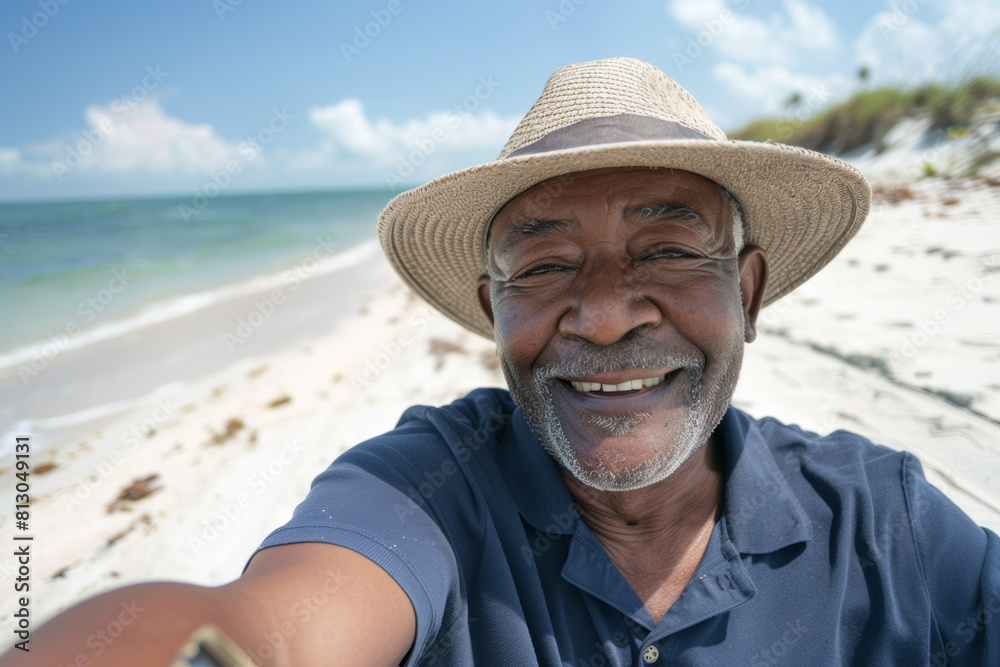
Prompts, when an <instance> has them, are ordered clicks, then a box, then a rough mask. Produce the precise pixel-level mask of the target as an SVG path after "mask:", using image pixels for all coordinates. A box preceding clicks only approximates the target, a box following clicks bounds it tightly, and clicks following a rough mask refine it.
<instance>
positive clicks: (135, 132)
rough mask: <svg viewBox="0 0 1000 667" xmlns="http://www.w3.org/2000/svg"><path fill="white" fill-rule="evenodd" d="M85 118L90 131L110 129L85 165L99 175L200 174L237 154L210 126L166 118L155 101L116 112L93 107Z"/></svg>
mask: <svg viewBox="0 0 1000 667" xmlns="http://www.w3.org/2000/svg"><path fill="white" fill-rule="evenodd" d="M86 117H87V124H88V126H89V128H90V130H91V131H93V130H95V129H96V130H100V129H101V128H108V127H110V128H113V129H112V130H111V131H109V132H108V133H107V134H106V137H105V144H104V145H103V146H96V147H95V150H94V153H93V158H92V159H91V160H90V161H89V165H90V166H91V167H92V168H95V169H100V170H102V171H136V170H138V171H149V172H152V173H161V174H172V173H195V172H204V171H206V170H208V169H212V168H214V167H217V166H219V165H220V164H223V163H225V161H226V160H227V159H230V158H231V157H233V155H234V154H235V146H231V145H229V144H227V143H226V142H225V141H224V140H223V139H222V138H221V137H219V136H218V135H217V134H216V132H215V129H214V128H213V127H212V126H211V125H208V124H206V123H201V124H197V125H192V124H189V123H185V122H184V121H182V120H180V119H178V118H173V117H170V116H168V115H167V114H166V112H165V111H164V110H163V108H162V107H161V106H160V105H159V103H158V102H156V101H155V100H147V101H144V102H140V103H138V104H137V105H136V106H135V108H133V109H129V108H128V107H127V106H125V105H122V107H121V108H119V109H117V110H115V111H113V110H112V109H111V108H110V107H103V106H91V107H88V108H87V110H86Z"/></svg>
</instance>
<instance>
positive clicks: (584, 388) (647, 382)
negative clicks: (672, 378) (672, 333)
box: [570, 371, 673, 394]
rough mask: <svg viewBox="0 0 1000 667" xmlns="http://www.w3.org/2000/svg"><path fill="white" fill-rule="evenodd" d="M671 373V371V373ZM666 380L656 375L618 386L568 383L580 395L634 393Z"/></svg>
mask: <svg viewBox="0 0 1000 667" xmlns="http://www.w3.org/2000/svg"><path fill="white" fill-rule="evenodd" d="M671 372H673V371H671ZM666 379H667V376H666V375H657V376H656V377H654V378H643V379H641V380H626V381H625V382H621V383H619V384H602V383H600V382H576V381H570V384H571V385H573V389H575V390H576V391H579V392H581V393H584V394H586V393H588V392H591V391H604V392H613V391H636V390H637V389H642V388H643V387H655V386H656V385H658V384H660V383H661V382H663V381H664V380H666Z"/></svg>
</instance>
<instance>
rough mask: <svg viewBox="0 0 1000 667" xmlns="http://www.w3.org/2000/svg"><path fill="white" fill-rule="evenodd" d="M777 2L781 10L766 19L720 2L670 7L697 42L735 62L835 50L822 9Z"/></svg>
mask: <svg viewBox="0 0 1000 667" xmlns="http://www.w3.org/2000/svg"><path fill="white" fill-rule="evenodd" d="M782 4H783V5H784V10H785V12H784V13H780V12H775V13H772V14H771V15H770V16H768V17H767V19H766V20H764V19H761V18H758V17H756V16H751V15H749V14H746V13H744V12H743V11H740V10H739V9H738V4H737V6H736V7H731V6H730V5H727V4H726V3H724V2H722V0H706V1H705V2H697V3H696V2H691V1H690V0H673V2H671V4H670V7H669V9H670V14H671V15H672V16H673V17H674V18H675V19H677V20H678V21H679V22H680V24H681V25H682V26H683V27H684V28H686V29H687V30H689V31H690V32H692V33H694V34H695V35H696V36H697V39H698V40H699V42H698V43H699V44H702V45H705V44H707V46H708V48H711V49H714V50H715V51H716V52H717V53H719V54H720V55H722V56H725V57H727V58H731V59H733V60H735V61H738V62H747V63H773V64H778V63H787V62H791V61H794V60H796V59H797V58H798V57H799V55H800V54H801V53H802V52H808V53H828V52H831V51H834V50H835V49H837V48H838V46H839V42H838V40H837V36H836V31H835V29H834V25H833V22H832V21H831V20H830V18H829V17H828V16H827V15H826V13H825V12H824V11H823V10H822V9H821V8H819V7H816V6H814V5H810V4H808V3H806V2H804V1H802V0H784V2H783V3H782ZM703 33H704V34H703Z"/></svg>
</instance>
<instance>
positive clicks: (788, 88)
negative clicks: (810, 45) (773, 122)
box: [712, 62, 847, 114]
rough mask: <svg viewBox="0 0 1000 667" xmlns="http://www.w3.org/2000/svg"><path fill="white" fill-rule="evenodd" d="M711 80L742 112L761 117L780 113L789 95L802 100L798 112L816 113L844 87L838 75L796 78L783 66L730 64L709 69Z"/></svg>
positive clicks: (802, 75)
mask: <svg viewBox="0 0 1000 667" xmlns="http://www.w3.org/2000/svg"><path fill="white" fill-rule="evenodd" d="M712 76H713V77H714V78H715V79H717V80H718V81H719V82H720V83H722V84H723V85H724V86H726V89H727V90H728V91H729V92H730V93H732V94H733V95H735V96H738V97H740V98H742V99H743V100H744V108H753V109H755V110H756V111H757V113H765V114H776V113H780V112H783V111H784V110H785V109H784V102H785V100H787V99H788V98H789V96H790V95H791V94H792V93H799V95H801V96H802V103H801V105H800V108H801V107H804V108H805V109H806V110H808V111H810V112H814V111H817V110H819V109H820V108H822V107H823V106H824V105H826V103H827V102H830V101H831V100H832V98H834V97H836V94H837V93H838V92H839V90H840V89H841V87H842V86H843V85H845V84H846V83H847V79H846V78H845V77H843V76H842V75H833V76H811V75H807V74H797V73H795V72H793V71H791V70H790V69H788V68H787V67H784V66H783V65H765V66H762V67H748V66H746V65H741V64H737V63H731V62H721V63H718V64H716V65H715V66H713V67H712Z"/></svg>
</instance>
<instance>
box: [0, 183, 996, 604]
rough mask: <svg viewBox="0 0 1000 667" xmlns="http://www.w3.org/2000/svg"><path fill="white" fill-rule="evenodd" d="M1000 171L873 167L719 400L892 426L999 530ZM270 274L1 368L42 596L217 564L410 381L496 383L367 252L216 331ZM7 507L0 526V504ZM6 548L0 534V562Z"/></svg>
mask: <svg viewBox="0 0 1000 667" xmlns="http://www.w3.org/2000/svg"><path fill="white" fill-rule="evenodd" d="M998 194H1000V189H998V188H997V186H996V185H995V184H993V183H992V182H989V181H986V180H983V179H965V180H951V181H945V180H942V179H925V180H920V181H917V182H914V183H911V184H910V185H909V186H907V188H905V189H903V188H899V187H887V188H883V189H882V190H880V191H879V193H878V198H877V201H876V207H875V209H874V211H875V212H874V215H873V217H872V219H871V220H870V222H869V223H868V225H867V226H866V228H865V230H864V231H863V232H862V233H861V235H860V236H859V237H858V238H857V239H856V240H855V241H853V242H852V243H851V244H850V245H849V246H848V247H847V249H846V250H845V251H844V252H843V253H842V254H841V255H840V256H839V257H838V258H837V259H836V260H834V262H833V263H832V264H831V265H830V266H829V267H828V268H827V269H826V270H824V271H823V272H822V273H820V274H819V275H818V276H817V277H815V278H814V279H812V280H811V281H809V282H808V283H806V284H805V285H803V286H802V287H801V288H800V289H799V290H797V291H796V292H795V293H794V294H793V295H791V296H789V297H787V298H786V299H785V300H783V301H782V302H780V303H778V304H776V305H774V306H772V307H771V308H770V309H768V310H766V311H764V314H763V315H762V317H761V321H760V334H759V337H758V340H757V341H756V342H754V343H753V344H752V345H749V346H748V347H747V350H746V357H745V362H744V369H743V373H742V377H741V380H740V384H739V387H738V389H737V392H736V396H735V397H734V403H735V405H737V406H738V407H741V408H743V409H745V410H747V411H749V412H750V413H751V414H753V415H754V416H758V417H762V416H774V417H776V418H778V419H780V420H782V421H785V422H786V423H798V424H800V425H802V426H803V427H805V428H807V429H810V430H814V431H817V432H820V433H829V432H830V431H832V430H835V429H839V428H844V429H848V430H851V431H854V432H857V433H860V434H862V435H865V436H867V437H869V438H871V439H872V440H874V441H876V442H879V443H881V444H885V445H887V446H890V447H893V448H895V449H906V450H909V451H911V452H913V453H914V454H915V455H916V456H918V457H919V458H920V460H921V461H922V463H923V465H924V467H925V470H926V472H927V475H928V477H929V478H930V479H931V480H932V481H933V482H934V483H935V484H937V485H938V486H939V488H941V489H942V490H943V491H944V492H945V493H946V494H947V495H948V496H949V497H951V498H952V499H953V500H954V501H955V502H956V503H958V504H959V505H960V506H961V507H962V508H963V509H965V511H966V512H968V513H969V514H970V515H971V516H972V517H973V518H974V519H975V520H976V521H977V522H979V523H980V524H982V525H984V526H987V527H990V528H991V529H993V530H995V531H1000V437H998V436H1000V384H998V383H1000V380H997V378H998V377H1000V374H998V372H997V371H998V370H1000V330H998V327H1000V324H998V323H1000V317H998V314H1000V305H998V304H1000V278H998V276H1000V197H998ZM272 287H273V286H272ZM266 293H267V290H264V291H263V292H253V291H246V290H244V291H243V292H242V293H240V294H238V295H233V296H232V298H231V299H228V300H225V301H224V302H220V303H217V304H215V305H213V306H212V308H210V309H202V310H199V311H196V312H192V313H189V314H187V315H184V316H183V317H180V318H177V319H175V320H171V321H169V322H164V323H161V324H158V325H155V326H151V327H149V328H148V329H144V330H142V331H140V332H135V333H133V334H130V336H131V338H129V339H128V340H117V339H115V340H109V341H107V342H105V343H102V344H101V345H95V346H90V347H89V348H81V349H79V350H76V351H74V352H73V353H72V354H70V353H67V354H65V355H60V356H59V357H58V358H56V359H55V360H54V361H53V362H52V366H51V367H50V368H47V369H46V371H45V373H44V375H43V376H40V378H39V379H38V380H39V381H38V384H37V385H32V386H31V391H29V392H21V393H20V394H19V393H18V389H17V384H15V383H19V382H20V381H19V380H18V378H16V377H13V381H12V379H11V378H12V376H10V375H8V377H7V378H6V379H3V380H0V396H2V397H3V400H4V402H6V403H8V404H9V405H12V406H13V409H12V410H11V414H14V415H15V416H16V419H17V420H18V421H17V422H16V423H17V424H18V426H17V427H18V428H24V429H27V430H28V432H29V433H30V434H31V435H32V436H33V443H34V449H33V453H32V466H33V468H34V469H35V473H34V474H33V476H32V478H31V479H32V494H33V496H34V497H35V499H36V501H35V503H34V504H33V506H32V519H31V520H32V530H31V532H32V533H33V534H34V535H35V536H36V537H35V553H36V557H35V561H34V564H33V573H34V574H33V576H34V581H35V584H36V585H35V597H34V598H33V602H32V604H33V613H34V614H35V618H36V619H38V620H42V619H44V618H47V617H49V616H51V615H52V614H54V613H57V612H58V611H59V610H60V609H62V608H64V607H65V606H67V605H69V604H72V603H74V602H75V601H78V600H80V599H82V598H84V597H87V596H90V595H93V594H95V593H98V592H100V591H104V590H107V589H109V588H113V587H117V586H121V585H123V584H127V583H132V582H137V581H142V580H148V579H170V580H182V581H189V582H194V583H201V584H206V585H211V584H219V583H223V582H226V581H229V580H231V579H233V578H235V577H237V576H239V574H240V572H241V570H242V568H243V566H244V565H245V563H246V560H247V559H248V557H249V556H250V555H251V554H252V553H253V550H254V549H255V547H256V546H257V544H259V542H260V541H261V540H262V539H263V538H264V537H265V536H266V535H267V534H268V533H269V532H270V531H271V530H273V529H274V528H276V527H278V526H280V525H281V524H283V523H284V522H285V521H286V520H287V519H288V518H289V517H290V515H291V512H292V509H293V508H294V507H295V505H296V504H297V503H298V502H299V501H300V500H301V499H302V498H303V497H304V496H305V494H306V492H307V491H308V488H309V484H310V482H311V480H312V479H313V478H314V477H315V476H316V475H317V474H318V473H319V472H321V471H322V470H323V469H325V468H326V467H327V466H328V465H329V464H330V462H331V461H332V460H333V459H334V458H336V456H337V455H338V454H339V453H341V452H343V451H344V450H345V449H347V448H348V447H350V446H352V445H354V444H356V443H358V442H361V441H363V440H364V439H366V438H368V437H371V436H374V435H377V434H379V433H382V432H384V431H386V430H388V429H391V428H392V426H393V425H394V424H395V422H396V420H397V419H398V417H399V415H400V414H401V413H402V412H403V410H405V409H406V408H407V407H409V406H410V405H413V404H418V403H419V404H430V405H440V404H444V403H448V402H450V401H452V400H454V399H455V398H458V397H460V396H463V395H464V394H466V393H467V392H468V391H470V390H472V389H473V388H476V387H480V386H503V385H504V382H503V377H502V375H501V374H500V372H499V368H498V365H497V362H496V357H495V354H494V350H493V345H492V343H491V342H489V341H486V340H484V339H480V338H478V337H476V336H474V335H473V334H470V333H468V332H466V331H465V330H463V329H461V328H460V327H458V325H455V324H453V323H452V322H450V321H449V320H447V319H446V318H445V317H444V316H442V315H440V314H438V313H436V312H435V311H433V310H432V309H430V308H429V307H428V306H427V305H426V304H424V303H423V302H422V301H420V300H419V299H418V298H416V297H415V296H413V295H412V294H411V293H410V292H409V291H408V290H407V289H406V288H405V287H404V286H403V285H402V284H401V283H400V282H399V280H398V279H397V278H396V277H395V276H394V275H393V274H392V272H391V269H390V268H389V267H388V265H387V263H386V262H385V260H384V259H382V258H381V256H380V255H378V254H370V255H367V256H366V257H365V259H364V260H363V261H361V262H359V263H355V264H354V265H352V266H349V267H347V268H342V269H339V270H335V271H329V272H325V273H323V272H317V273H316V274H315V275H311V276H309V278H308V280H306V281H305V282H303V284H302V286H301V297H296V298H295V299H290V300H288V301H287V302H285V303H284V304H283V305H281V307H280V308H278V309H277V310H276V311H275V313H274V314H273V316H271V317H270V318H268V320H267V322H266V323H265V324H264V325H262V326H261V327H259V328H258V329H255V333H254V334H253V335H252V336H250V337H248V338H247V339H246V341H244V344H241V345H237V346H236V348H235V349H234V350H230V349H229V346H226V345H225V341H224V339H223V335H224V333H225V332H227V331H232V330H234V329H235V327H236V325H237V319H238V318H239V317H242V316H245V314H246V313H248V312H249V311H250V310H251V309H252V308H253V304H254V300H255V299H259V298H260V296H261V295H262V294H266ZM297 294H298V292H297ZM942 312H943V314H942ZM921 334H922V335H921ZM171 355H174V356H175V357H177V358H176V359H174V360H173V362H172V363H162V362H164V361H165V360H167V359H168V358H170V356H171ZM67 388H69V390H67ZM3 392H5V393H3ZM102 406H103V407H102ZM13 424H14V422H13V420H12V426H11V428H13V427H14V426H13ZM3 430H8V429H3ZM11 461H12V459H11V457H10V455H9V454H6V455H4V458H2V459H0V468H3V469H4V470H3V473H2V475H0V497H3V498H11V497H12V494H13V489H12V487H13V483H14V479H13V471H12V470H11V466H12V463H11ZM46 468H50V469H49V470H48V471H45V469H46ZM9 505H10V503H7V504H6V505H4V506H2V507H4V508H6V507H8V506H9ZM0 525H2V526H3V529H4V530H5V531H6V532H7V533H10V532H12V530H13V528H12V517H11V516H10V514H9V511H8V510H6V509H3V510H2V512H0ZM13 565H14V563H13V558H12V557H11V556H10V555H6V556H0V586H3V587H8V586H10V585H11V577H12V576H13V574H14V568H13ZM8 590H9V589H8ZM9 613H10V611H9V610H0V620H4V621H8V620H9V619H7V618H6V616H3V615H2V614H9Z"/></svg>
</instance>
